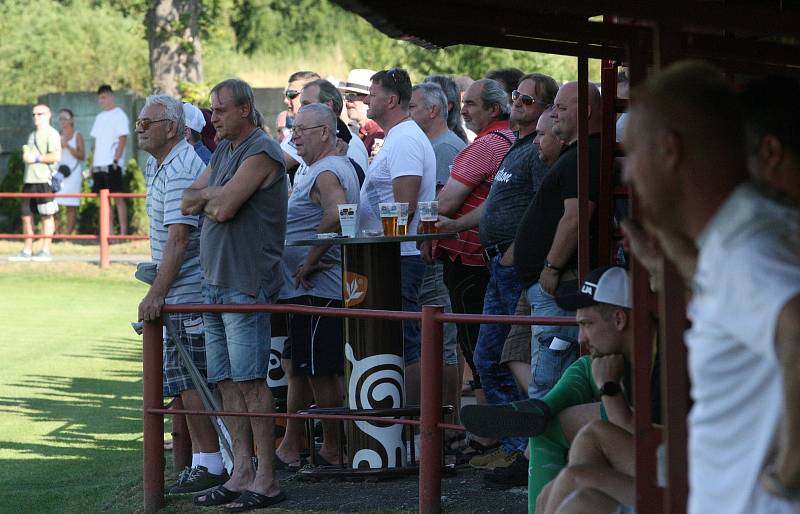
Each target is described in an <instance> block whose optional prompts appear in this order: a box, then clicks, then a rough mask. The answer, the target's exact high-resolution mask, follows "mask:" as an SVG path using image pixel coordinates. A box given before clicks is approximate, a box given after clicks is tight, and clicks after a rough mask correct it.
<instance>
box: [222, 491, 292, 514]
mask: <svg viewBox="0 0 800 514" xmlns="http://www.w3.org/2000/svg"><path fill="white" fill-rule="evenodd" d="M285 499H286V493H284V492H283V491H281V492H279V493H278V494H276V495H275V496H266V495H263V494H258V493H254V492H253V491H243V492H242V494H241V495H239V497H238V498H236V499H235V500H234V501H232V502H228V503H238V504H239V505H238V506H236V507H228V506H227V505H226V506H225V512H245V511H248V510H255V509H263V508H264V507H269V506H270V505H275V504H276V503H280V502H282V501H284V500H285Z"/></svg>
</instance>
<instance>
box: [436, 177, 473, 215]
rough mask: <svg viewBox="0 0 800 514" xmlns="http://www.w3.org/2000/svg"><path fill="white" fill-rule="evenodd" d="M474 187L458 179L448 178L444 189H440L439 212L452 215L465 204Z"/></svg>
mask: <svg viewBox="0 0 800 514" xmlns="http://www.w3.org/2000/svg"><path fill="white" fill-rule="evenodd" d="M473 189H474V188H472V187H469V186H467V185H465V184H462V183H461V182H459V181H458V180H453V179H452V178H450V179H448V180H447V183H446V184H445V185H444V187H443V188H442V190H441V191H439V197H438V200H439V214H441V215H442V216H447V217H452V216H453V214H455V213H456V211H457V210H458V209H459V208H460V207H461V206H462V205H464V201H465V200H466V199H467V197H468V196H469V194H470V193H471V192H472V190H473Z"/></svg>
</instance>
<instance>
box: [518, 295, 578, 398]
mask: <svg viewBox="0 0 800 514" xmlns="http://www.w3.org/2000/svg"><path fill="white" fill-rule="evenodd" d="M528 303H530V304H531V315H532V316H575V312H574V311H566V310H564V309H562V308H561V307H559V306H558V304H556V301H555V298H553V296H552V295H550V294H548V293H547V292H545V291H544V290H543V289H542V287H541V286H540V285H539V282H534V283H533V285H531V286H530V287H529V288H528ZM554 337H558V338H559V339H562V340H564V341H567V342H568V343H569V346H567V347H566V348H563V349H555V348H550V345H551V344H552V342H553V338H554ZM578 347H579V345H578V327H576V326H557V325H533V327H531V381H530V383H529V384H528V396H529V397H530V398H542V397H543V396H544V395H545V394H547V392H548V391H550V389H552V387H553V386H554V385H555V384H556V382H558V379H559V378H561V374H562V373H564V370H565V369H567V368H568V367H569V366H570V364H572V363H573V362H575V359H577V358H578Z"/></svg>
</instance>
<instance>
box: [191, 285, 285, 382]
mask: <svg viewBox="0 0 800 514" xmlns="http://www.w3.org/2000/svg"><path fill="white" fill-rule="evenodd" d="M203 298H204V299H205V301H206V303H210V304H214V305H230V304H263V303H272V301H273V299H272V298H267V296H266V293H265V292H264V290H263V289H260V290H259V292H258V296H250V295H247V294H244V293H242V292H240V291H238V290H236V289H232V288H230V287H219V286H214V285H211V284H205V283H204V284H203ZM203 322H204V324H205V332H206V359H207V361H208V381H209V382H210V383H212V384H215V383H217V382H222V381H223V380H233V381H234V382H244V381H246V380H264V379H265V378H266V377H267V371H268V369H269V358H270V346H271V344H270V342H271V331H270V314H269V313H268V312H258V313H253V314H238V313H233V312H226V313H223V314H213V313H212V314H209V313H205V314H203Z"/></svg>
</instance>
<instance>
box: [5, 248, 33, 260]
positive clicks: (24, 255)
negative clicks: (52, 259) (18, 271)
mask: <svg viewBox="0 0 800 514" xmlns="http://www.w3.org/2000/svg"><path fill="white" fill-rule="evenodd" d="M32 257H33V256H32V255H31V252H26V251H25V250H22V251H21V252H19V253H18V254H16V255H12V256H11V257H9V258H8V260H9V261H11V262H24V261H29V260H31V258H32Z"/></svg>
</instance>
